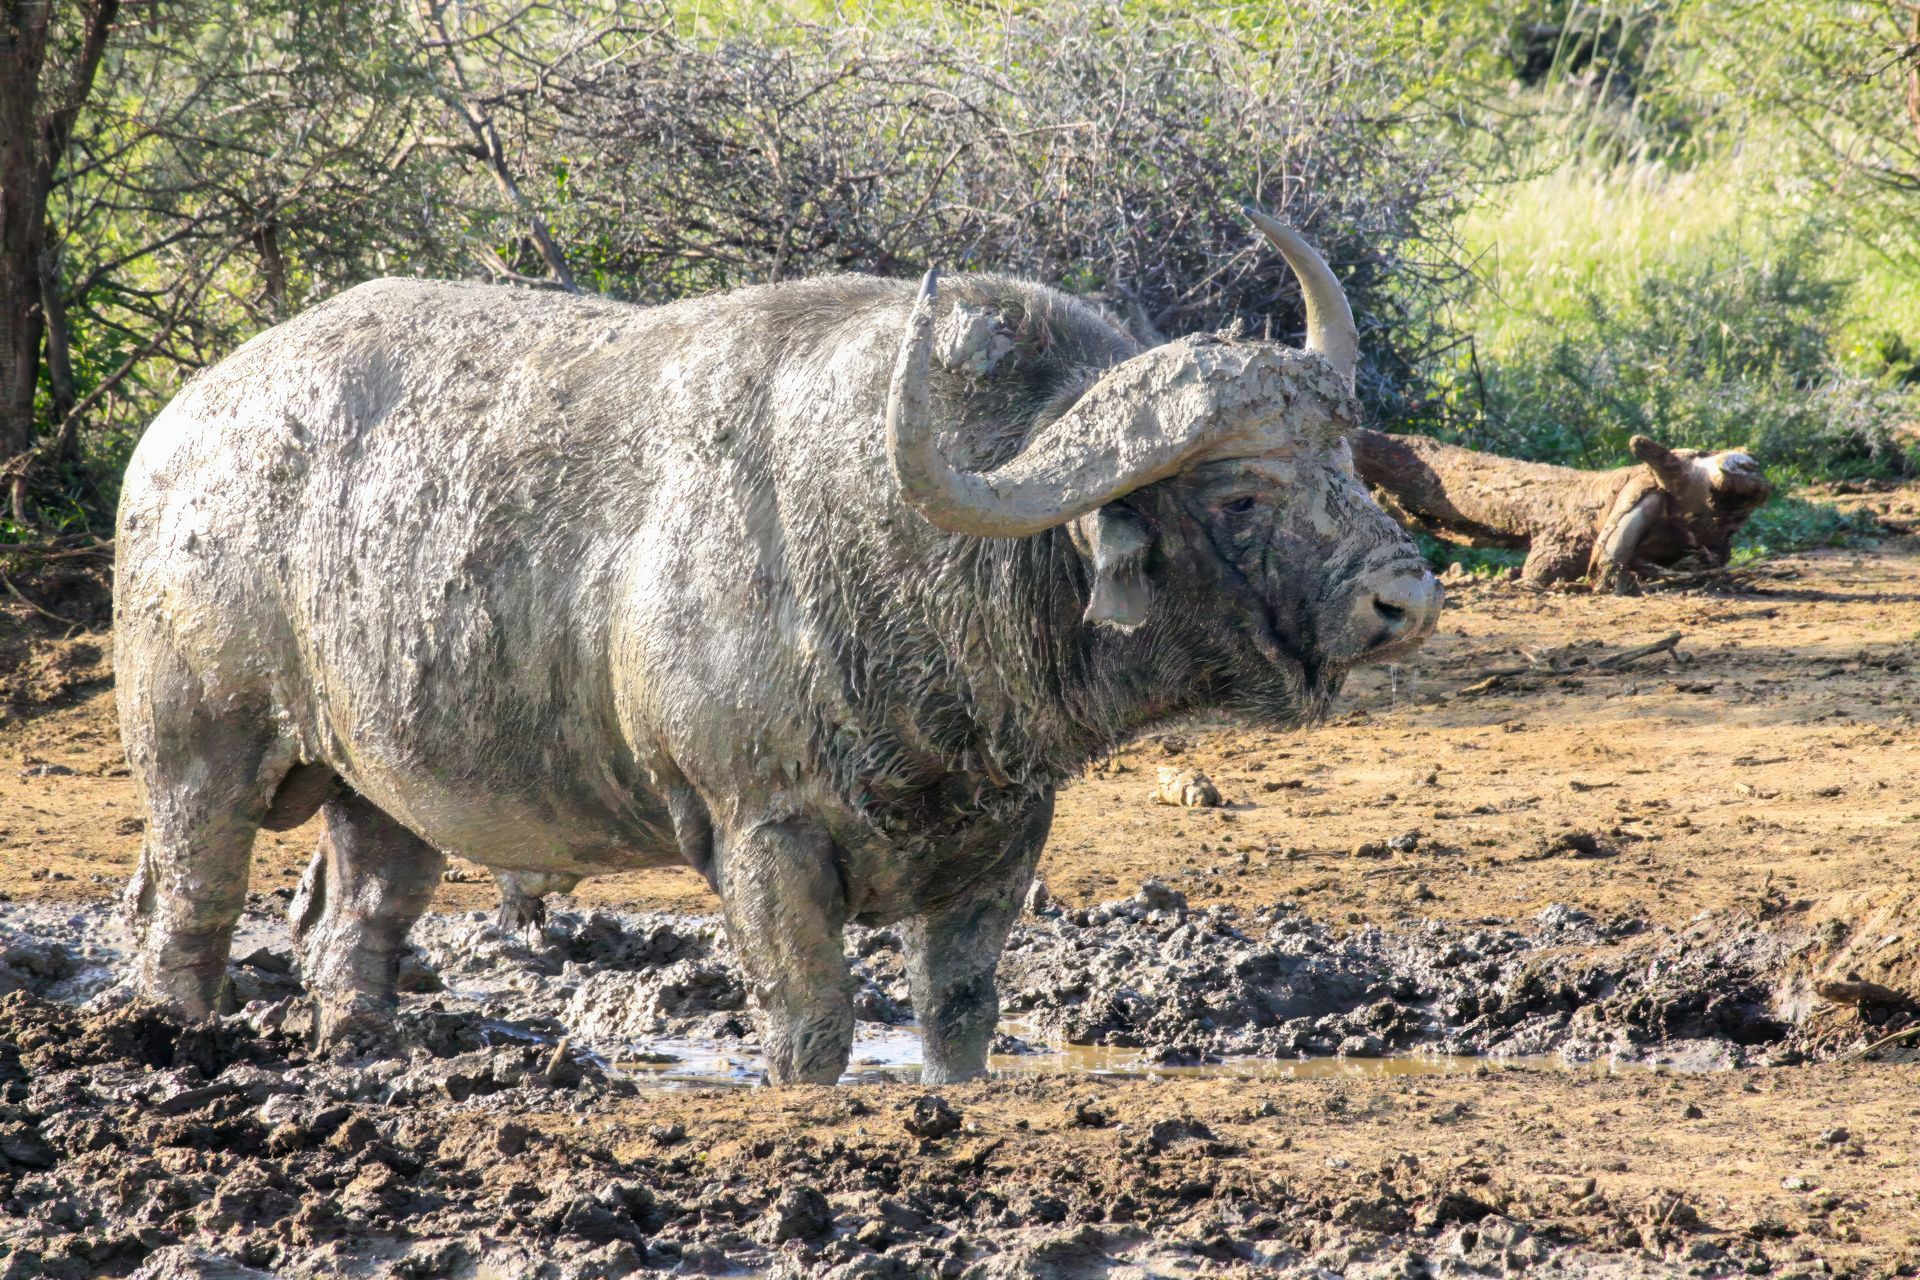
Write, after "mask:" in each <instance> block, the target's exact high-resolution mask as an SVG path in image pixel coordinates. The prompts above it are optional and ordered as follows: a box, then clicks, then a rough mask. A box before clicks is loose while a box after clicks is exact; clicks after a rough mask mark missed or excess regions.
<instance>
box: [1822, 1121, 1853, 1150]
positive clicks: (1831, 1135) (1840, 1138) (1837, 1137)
mask: <svg viewBox="0 0 1920 1280" xmlns="http://www.w3.org/2000/svg"><path fill="white" fill-rule="evenodd" d="M1852 1136H1853V1134H1852V1133H1850V1132H1848V1131H1847V1129H1846V1127H1845V1126H1842V1125H1836V1126H1834V1127H1833V1128H1831V1129H1829V1130H1827V1131H1826V1132H1825V1133H1823V1134H1821V1135H1820V1141H1822V1142H1824V1143H1826V1144H1827V1145H1828V1146H1830V1147H1837V1146H1839V1145H1840V1144H1841V1143H1843V1142H1845V1141H1846V1140H1847V1139H1848V1138H1851V1137H1852Z"/></svg>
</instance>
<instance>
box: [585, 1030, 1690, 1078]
mask: <svg viewBox="0 0 1920 1280" xmlns="http://www.w3.org/2000/svg"><path fill="white" fill-rule="evenodd" d="M1001 1030H1002V1032H1003V1033H1004V1034H1005V1035H1006V1036H1008V1037H1009V1038H1012V1039H1014V1040H1016V1041H1017V1042H1018V1043H1020V1044H1024V1045H1027V1046H1028V1047H1027V1048H1026V1049H1025V1050H1023V1051H1020V1052H1001V1053H994V1054H992V1055H990V1056H989V1058H988V1059H987V1067H988V1070H989V1071H990V1072H991V1073H992V1074H993V1075H995V1076H998V1077H1003V1078H1017V1077H1022V1076H1093V1077H1101V1078H1107V1079H1116V1080H1140V1079H1167V1080H1207V1079H1226V1080H1250V1081H1261V1080H1272V1081H1287V1080H1337V1079H1356V1080H1359V1079H1378V1078H1381V1077H1395V1076H1460V1075H1472V1074H1473V1073H1475V1072H1476V1071H1482V1072H1484V1071H1486V1070H1489V1069H1493V1070H1498V1069H1502V1068H1505V1067H1530V1068H1534V1069H1541V1070H1551V1071H1559V1072H1567V1073H1579V1074H1589V1075H1612V1074H1617V1073H1627V1072H1648V1071H1657V1070H1661V1069H1679V1070H1698V1069H1703V1068H1697V1067H1688V1066H1686V1065H1681V1064H1643V1063H1630V1062H1618V1061H1613V1060H1605V1059H1603V1060H1597V1061H1590V1062H1575V1061H1571V1060H1569V1059H1566V1058H1562V1057H1559V1056H1555V1055H1534V1056H1527V1057H1498V1058H1485V1057H1479V1056H1475V1055H1471V1054H1449V1053H1431V1052H1422V1053H1400V1054H1388V1055H1385V1056H1382V1057H1377V1058H1352V1057H1302V1058H1294V1059H1274V1058H1227V1059H1223V1060H1220V1061H1214V1062H1164V1061H1160V1060H1158V1059H1156V1058H1154V1057H1153V1056H1151V1055H1150V1054H1148V1053H1146V1052H1144V1051H1142V1050H1140V1049H1136V1048H1130V1047H1123V1046H1117V1045H1091V1044H1064V1043H1056V1044H1043V1043H1035V1042H1033V1041H1030V1040H1027V1039H1025V1038H1024V1036H1023V1035H1022V1033H1023V1031H1025V1028H1024V1027H1023V1026H1022V1025H1021V1024H1018V1023H1010V1024H1003V1025H1002V1028H1001ZM599 1060H600V1062H601V1064H602V1066H603V1067H604V1068H605V1069H606V1070H608V1071H609V1072H611V1073H614V1074H617V1075H623V1076H625V1077H627V1078H628V1079H630V1080H632V1081H634V1082H635V1083H636V1084H639V1085H642V1086H645V1087H653V1088H663V1089H673V1088H710V1087H714V1086H732V1087H749V1086H752V1085H756V1084H759V1083H761V1082H762V1079H763V1072H764V1067H763V1064H762V1062H761V1060H760V1058H759V1056H758V1055H757V1054H754V1053H751V1052H742V1051H741V1050H740V1049H739V1048H737V1047H733V1046H727V1045H721V1044H714V1043H709V1042H700V1041H691V1040H653V1041H648V1042H646V1043H645V1044H636V1045H631V1046H628V1048H627V1050H626V1051H625V1052H621V1053H615V1054H612V1055H608V1056H606V1057H603V1058H601V1059H599ZM921 1061H922V1057H921V1043H920V1031H919V1028H918V1027H915V1026H911V1025H907V1026H871V1027H865V1028H862V1031H861V1034H860V1035H858V1036H857V1037H856V1038H855V1040H854V1045H853V1056H852V1059H851V1061H850V1062H849V1064H848V1067H847V1071H846V1074H844V1075H843V1076H841V1078H840V1082H841V1083H842V1084H861V1083H884V1082H895V1083H900V1082H905V1083H913V1082H916V1081H917V1080H918V1079H919V1076H920V1066H921Z"/></svg>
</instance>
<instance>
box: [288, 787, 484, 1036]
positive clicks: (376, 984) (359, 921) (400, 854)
mask: <svg viewBox="0 0 1920 1280" xmlns="http://www.w3.org/2000/svg"><path fill="white" fill-rule="evenodd" d="M321 813H322V815H323V816H324V817H325V819H326V824H327V825H326V830H325V832H324V833H323V834H322V835H321V837H320V847H319V849H318V850H317V851H316V852H315V853H314V855H313V862H312V863H311V864H310V865H309V866H308V867H307V874H306V876H305V877H304V878H303V879H302V880H301V882H300V890H299V892H298V893H297V894H296V895H295V896H294V900H293V906H292V909H291V911H290V914H291V916H292V918H293V936H294V942H295V944H296V945H297V947H298V949H299V952H300V972H301V976H302V977H303V978H304V979H305V981H306V984H307V991H308V993H309V994H310V995H312V996H313V1000H314V1005H315V1010H316V1012H315V1022H314V1032H315V1036H316V1038H317V1039H318V1040H319V1042H320V1043H322V1044H328V1043H332V1042H335V1041H338V1040H342V1039H349V1038H354V1037H356V1036H358V1035H360V1034H362V1033H367V1032H378V1031H379V1030H381V1029H382V1028H384V1027H386V1026H387V1025H389V1024H390V1023H391V1021H392V1018H393V1009H394V1004H395V999H396V997H395V992H394V985H395V982H396V980H397V979H398V977H399V971H400V948H401V946H402V945H403V944H404V943H405V942H406V938H407V930H408V929H410V928H412V927H413V922H414V921H415V920H417V919H419V918H420V913H421V912H423V911H425V910H426V909H427V903H428V902H430V901H431V900H432V899H433V890H434V886H435V885H437V884H438V883H439V882H440V873H441V872H442V870H444V869H445V867H446V856H445V855H444V854H442V853H441V852H440V851H439V850H438V849H436V848H434V847H433V846H432V845H430V844H428V843H427V842H426V841H424V840H422V839H421V838H420V837H419V836H416V835H414V834H413V832H411V831H409V830H407V829H406V828H405V827H403V826H401V825H400V824H399V823H397V822H395V821H394V820H393V819H392V818H390V817H388V816H387V814H386V813H385V812H383V811H382V810H380V809H378V808H376V807H375V806H374V805H373V804H371V803H369V802H368V801H367V800H365V799H363V798H362V797H360V796H358V795H356V794H354V793H353V792H350V791H341V792H339V793H338V794H336V795H335V796H334V797H333V798H332V799H330V800H328V801H327V803H326V804H325V805H324V806H323V807H322V809H321Z"/></svg>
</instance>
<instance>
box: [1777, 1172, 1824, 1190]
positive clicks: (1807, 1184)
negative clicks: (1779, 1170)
mask: <svg viewBox="0 0 1920 1280" xmlns="http://www.w3.org/2000/svg"><path fill="white" fill-rule="evenodd" d="M1780 1185H1781V1186H1782V1187H1785V1188H1786V1189H1787V1190H1788V1191H1812V1190H1813V1189H1814V1188H1815V1187H1817V1186H1819V1185H1820V1184H1819V1183H1818V1182H1815V1181H1814V1180H1813V1179H1812V1178H1809V1177H1807V1175H1805V1174H1804V1173H1790V1174H1788V1175H1787V1176H1786V1177H1784V1178H1782V1179H1780Z"/></svg>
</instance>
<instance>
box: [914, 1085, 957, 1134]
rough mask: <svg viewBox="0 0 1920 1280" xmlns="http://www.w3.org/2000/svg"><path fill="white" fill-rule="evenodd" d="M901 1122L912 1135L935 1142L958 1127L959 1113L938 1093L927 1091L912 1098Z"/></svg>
mask: <svg viewBox="0 0 1920 1280" xmlns="http://www.w3.org/2000/svg"><path fill="white" fill-rule="evenodd" d="M901 1123H902V1124H904V1125H905V1126H906V1130H907V1132H908V1133H910V1134H912V1135H913V1136H914V1137H916V1138H925V1139H927V1140H928V1141H929V1142H936V1141H938V1140H939V1139H941V1138H944V1137H946V1136H947V1135H948V1134H950V1133H952V1132H954V1131H955V1130H956V1129H958V1128H959V1127H960V1113H959V1112H958V1111H955V1110H954V1109H953V1107H952V1106H950V1105H949V1104H948V1102H947V1100H946V1099H945V1098H943V1097H941V1096H940V1095H939V1094H937V1093H927V1094H922V1095H921V1096H920V1097H918V1098H915V1099H914V1100H913V1105H912V1107H911V1108H909V1110H908V1112H907V1118H906V1119H905V1120H904V1121H902V1122H901Z"/></svg>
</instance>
